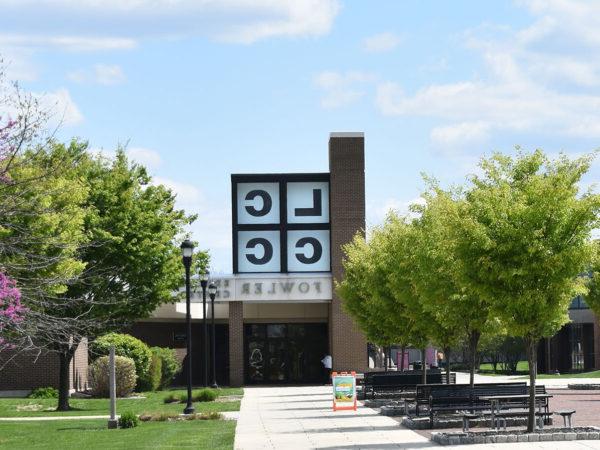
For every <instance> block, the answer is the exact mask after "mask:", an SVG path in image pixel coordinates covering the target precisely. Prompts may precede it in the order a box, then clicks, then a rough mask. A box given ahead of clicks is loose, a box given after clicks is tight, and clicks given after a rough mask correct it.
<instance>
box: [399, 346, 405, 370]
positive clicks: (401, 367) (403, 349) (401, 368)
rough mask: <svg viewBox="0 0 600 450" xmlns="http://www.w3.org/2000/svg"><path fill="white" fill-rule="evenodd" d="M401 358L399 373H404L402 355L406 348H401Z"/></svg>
mask: <svg viewBox="0 0 600 450" xmlns="http://www.w3.org/2000/svg"><path fill="white" fill-rule="evenodd" d="M400 350H401V351H402V356H401V357H400V372H404V353H405V352H406V347H404V346H403V347H401V349H400Z"/></svg>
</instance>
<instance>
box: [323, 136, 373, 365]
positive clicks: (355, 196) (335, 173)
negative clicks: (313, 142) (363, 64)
mask: <svg viewBox="0 0 600 450" xmlns="http://www.w3.org/2000/svg"><path fill="white" fill-rule="evenodd" d="M364 147H365V140H364V136H363V135H362V133H332V134H331V136H330V138H329V172H330V176H331V182H330V183H331V184H330V205H331V206H330V215H331V270H332V275H333V278H334V280H341V279H342V277H343V270H342V258H343V252H342V246H343V245H344V244H346V243H347V242H350V241H351V240H352V238H353V237H354V235H355V234H356V232H357V231H362V230H364V228H365V155H364ZM329 340H330V350H331V356H332V358H333V369H334V370H337V371H340V370H357V371H364V370H365V369H367V368H368V357H367V342H366V340H365V337H364V336H363V334H362V333H361V332H360V331H359V329H358V327H357V326H356V325H355V323H354V321H353V320H352V318H351V317H350V316H349V315H348V314H346V312H345V311H344V310H343V307H342V300H341V299H340V298H339V297H338V296H337V295H336V294H335V293H334V294H333V299H332V302H331V306H330V313H329Z"/></svg>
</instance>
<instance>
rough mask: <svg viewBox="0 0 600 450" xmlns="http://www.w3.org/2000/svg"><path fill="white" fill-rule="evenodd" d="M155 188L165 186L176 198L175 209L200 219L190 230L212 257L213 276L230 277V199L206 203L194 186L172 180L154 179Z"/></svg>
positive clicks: (225, 198)
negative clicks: (158, 185)
mask: <svg viewBox="0 0 600 450" xmlns="http://www.w3.org/2000/svg"><path fill="white" fill-rule="evenodd" d="M153 183H154V184H162V185H164V186H166V187H168V188H169V189H171V191H172V192H173V193H174V194H176V195H177V197H176V205H177V207H178V208H181V209H184V210H185V211H186V213H188V214H197V215H198V219H197V220H196V221H195V222H194V223H193V224H192V225H190V226H189V227H188V231H189V232H190V234H191V237H192V239H194V240H196V241H198V247H199V248H201V249H208V250H209V252H210V254H211V272H213V273H231V208H228V207H225V208H224V207H223V205H227V204H228V203H229V202H230V201H231V199H229V198H227V197H224V198H222V199H210V200H209V199H207V198H206V197H205V196H204V195H203V193H202V192H201V191H200V189H198V188H197V187H196V186H195V185H193V184H189V183H184V182H180V181H177V180H173V179H170V178H163V177H154V179H153Z"/></svg>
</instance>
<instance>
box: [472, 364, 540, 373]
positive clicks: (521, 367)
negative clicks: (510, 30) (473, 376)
mask: <svg viewBox="0 0 600 450" xmlns="http://www.w3.org/2000/svg"><path fill="white" fill-rule="evenodd" d="M500 367H501V366H500V364H498V371H500V370H501V369H500ZM479 370H483V371H486V372H487V371H490V372H492V371H493V370H494V367H493V366H492V365H491V364H490V363H483V364H481V365H480V366H479ZM527 371H529V364H528V363H527V361H519V362H518V363H517V372H527ZM486 375H493V372H492V373H491V374H487V373H486Z"/></svg>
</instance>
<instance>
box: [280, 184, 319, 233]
mask: <svg viewBox="0 0 600 450" xmlns="http://www.w3.org/2000/svg"><path fill="white" fill-rule="evenodd" d="M287 221H288V223H329V183H327V182H323V181H322V182H319V181H310V182H290V183H288V184H287Z"/></svg>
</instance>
